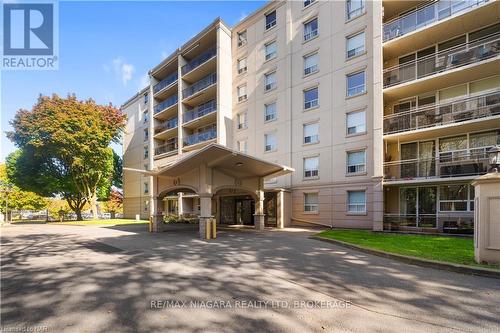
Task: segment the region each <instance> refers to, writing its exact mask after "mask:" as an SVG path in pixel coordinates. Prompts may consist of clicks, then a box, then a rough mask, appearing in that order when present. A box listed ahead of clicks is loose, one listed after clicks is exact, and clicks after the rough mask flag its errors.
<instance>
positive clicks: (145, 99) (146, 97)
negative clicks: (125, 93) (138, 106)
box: [144, 94, 149, 104]
mask: <svg viewBox="0 0 500 333" xmlns="http://www.w3.org/2000/svg"><path fill="white" fill-rule="evenodd" d="M148 97H149V95H148V94H144V104H148Z"/></svg>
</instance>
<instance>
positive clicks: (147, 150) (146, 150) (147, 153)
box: [144, 146, 149, 158]
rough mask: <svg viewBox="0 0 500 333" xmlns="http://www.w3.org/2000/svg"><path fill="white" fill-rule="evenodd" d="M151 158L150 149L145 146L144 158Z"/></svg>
mask: <svg viewBox="0 0 500 333" xmlns="http://www.w3.org/2000/svg"><path fill="white" fill-rule="evenodd" d="M148 157H149V149H148V146H144V158H148Z"/></svg>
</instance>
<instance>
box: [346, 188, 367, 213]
mask: <svg viewBox="0 0 500 333" xmlns="http://www.w3.org/2000/svg"><path fill="white" fill-rule="evenodd" d="M347 212H349V213H365V212H366V192H365V191H347Z"/></svg>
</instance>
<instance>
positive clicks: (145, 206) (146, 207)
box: [144, 200, 149, 212]
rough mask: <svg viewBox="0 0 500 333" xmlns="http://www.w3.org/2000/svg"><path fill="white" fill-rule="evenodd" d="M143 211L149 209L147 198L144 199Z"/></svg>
mask: <svg viewBox="0 0 500 333" xmlns="http://www.w3.org/2000/svg"><path fill="white" fill-rule="evenodd" d="M144 211H145V212H147V211H149V201H148V200H146V201H144Z"/></svg>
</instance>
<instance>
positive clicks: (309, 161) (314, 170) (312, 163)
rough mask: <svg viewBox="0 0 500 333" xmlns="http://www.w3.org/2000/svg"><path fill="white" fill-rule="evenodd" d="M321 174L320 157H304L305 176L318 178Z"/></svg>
mask: <svg viewBox="0 0 500 333" xmlns="http://www.w3.org/2000/svg"><path fill="white" fill-rule="evenodd" d="M318 176H319V157H318V156H315V157H307V158H304V178H317V177H318Z"/></svg>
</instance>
